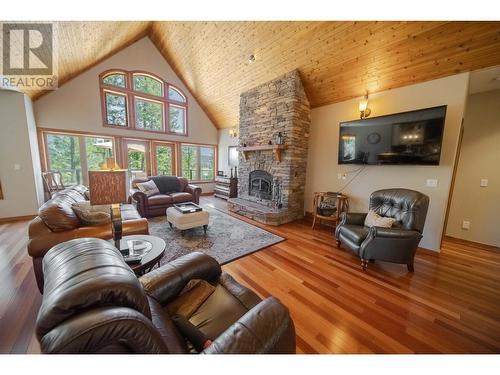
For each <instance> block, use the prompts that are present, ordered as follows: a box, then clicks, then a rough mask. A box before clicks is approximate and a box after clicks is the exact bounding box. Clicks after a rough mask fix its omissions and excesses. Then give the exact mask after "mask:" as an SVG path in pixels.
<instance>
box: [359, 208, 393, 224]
mask: <svg viewBox="0 0 500 375" xmlns="http://www.w3.org/2000/svg"><path fill="white" fill-rule="evenodd" d="M395 222H396V219H394V218H392V217H383V216H380V215H379V214H377V213H376V212H375V211H372V210H370V211H369V212H368V215H366V219H365V226H367V227H382V228H391V227H392V225H393V224H394V223H395Z"/></svg>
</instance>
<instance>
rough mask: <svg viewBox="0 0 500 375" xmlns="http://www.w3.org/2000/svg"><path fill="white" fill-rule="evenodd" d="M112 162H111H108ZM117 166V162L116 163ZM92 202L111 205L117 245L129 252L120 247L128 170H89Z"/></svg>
mask: <svg viewBox="0 0 500 375" xmlns="http://www.w3.org/2000/svg"><path fill="white" fill-rule="evenodd" d="M106 164H111V163H106ZM114 165H115V166H117V165H116V164H114ZM89 193H90V204H91V205H99V204H109V205H111V230H112V232H113V240H114V241H115V247H116V248H117V249H118V250H120V252H122V253H125V254H127V253H128V249H124V248H120V241H121V239H122V215H121V208H120V205H121V203H126V202H127V198H128V196H127V170H126V169H105V170H98V171H89ZM122 247H123V246H122Z"/></svg>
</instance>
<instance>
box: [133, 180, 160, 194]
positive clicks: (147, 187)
mask: <svg viewBox="0 0 500 375" xmlns="http://www.w3.org/2000/svg"><path fill="white" fill-rule="evenodd" d="M137 188H138V189H139V190H140V191H142V192H143V193H144V194H146V196H147V197H152V196H153V195H156V194H160V190H158V186H156V184H155V182H154V181H153V180H150V181H146V182H140V183H138V184H137Z"/></svg>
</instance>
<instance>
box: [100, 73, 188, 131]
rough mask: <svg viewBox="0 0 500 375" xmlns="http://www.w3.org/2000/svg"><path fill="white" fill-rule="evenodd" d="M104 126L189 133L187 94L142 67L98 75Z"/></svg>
mask: <svg viewBox="0 0 500 375" xmlns="http://www.w3.org/2000/svg"><path fill="white" fill-rule="evenodd" d="M99 84H100V88H101V101H102V117H103V123H104V126H110V127H117V128H122V129H134V130H144V131H151V132H161V133H168V134H175V135H187V98H186V95H184V93H183V92H182V91H181V90H180V89H179V88H177V87H175V86H174V85H171V84H170V83H168V82H165V81H164V80H162V79H161V78H160V77H158V76H156V75H154V74H152V73H147V72H142V71H126V70H119V69H113V70H108V71H106V72H104V73H102V74H101V75H100V76H99Z"/></svg>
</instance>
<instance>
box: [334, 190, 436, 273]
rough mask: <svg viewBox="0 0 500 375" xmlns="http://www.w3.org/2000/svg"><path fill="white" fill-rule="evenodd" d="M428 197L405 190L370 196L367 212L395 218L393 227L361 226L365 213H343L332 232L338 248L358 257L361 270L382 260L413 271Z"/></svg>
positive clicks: (385, 191)
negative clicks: (342, 248)
mask: <svg viewBox="0 0 500 375" xmlns="http://www.w3.org/2000/svg"><path fill="white" fill-rule="evenodd" d="M428 207H429V197H428V196H427V195H424V194H422V193H420V192H418V191H414V190H408V189H384V190H378V191H375V192H373V193H372V194H371V196H370V203H369V209H370V210H373V211H375V212H376V213H377V214H379V215H381V216H384V217H391V218H395V219H396V222H395V224H394V226H393V227H392V228H381V227H371V228H368V227H366V226H364V222H365V218H366V215H367V214H366V213H344V214H343V215H342V218H341V221H340V224H339V225H338V226H337V228H336V229H335V238H336V242H337V247H340V245H341V244H343V245H344V246H345V247H346V248H348V249H349V250H351V251H352V252H354V253H355V254H356V255H358V256H359V257H360V258H361V266H362V267H363V269H366V268H367V267H368V261H374V260H381V261H386V262H393V263H401V264H406V265H407V267H408V270H409V271H410V272H413V271H414V264H413V263H414V257H415V252H416V250H417V247H418V244H419V242H420V240H421V238H422V232H423V229H424V224H425V218H426V216H427V209H428Z"/></svg>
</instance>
